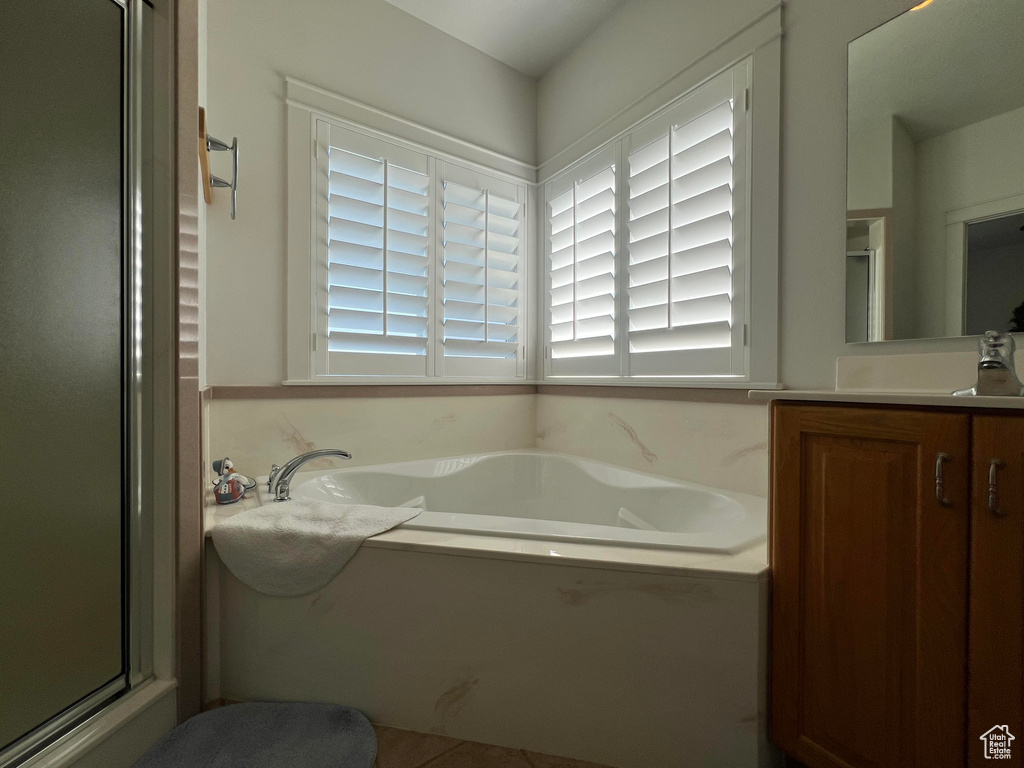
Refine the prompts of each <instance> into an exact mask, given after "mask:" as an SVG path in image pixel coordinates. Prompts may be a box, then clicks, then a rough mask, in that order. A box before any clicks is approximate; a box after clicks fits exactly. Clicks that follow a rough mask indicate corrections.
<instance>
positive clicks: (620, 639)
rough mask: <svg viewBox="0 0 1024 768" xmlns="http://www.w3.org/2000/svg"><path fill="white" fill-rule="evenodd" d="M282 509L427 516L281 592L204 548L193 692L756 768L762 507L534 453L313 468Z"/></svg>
mask: <svg viewBox="0 0 1024 768" xmlns="http://www.w3.org/2000/svg"><path fill="white" fill-rule="evenodd" d="M307 466H308V465H307ZM262 487H263V488H265V487H266V486H265V483H264V484H263V485H262ZM291 494H292V498H311V499H325V500H326V499H333V500H336V501H346V502H361V503H373V504H387V505H398V504H403V503H405V504H410V505H412V506H421V507H423V508H425V509H426V511H425V512H423V513H421V514H420V515H419V516H417V517H416V518H414V519H413V520H411V521H410V522H408V523H406V524H404V525H402V526H399V527H398V528H395V529H392V530H390V531H387V532H385V533H383V534H380V535H379V536H374V537H372V538H370V539H367V540H366V541H365V542H364V543H363V546H362V547H360V548H359V551H358V552H357V553H356V555H355V556H354V557H353V558H352V559H351V560H350V561H349V562H348V564H347V565H346V566H345V568H344V569H343V570H342V571H341V573H340V574H338V576H337V577H336V578H335V579H334V580H332V581H331V582H330V583H329V584H327V585H326V586H324V587H323V588H322V589H320V590H318V591H316V592H314V593H312V594H309V595H303V596H301V597H273V596H269V595H264V594H261V593H259V592H256V591H255V590H253V589H251V588H250V587H248V586H246V585H245V584H243V583H242V582H240V581H239V580H238V579H236V578H235V577H234V576H233V575H232V574H231V573H230V571H228V570H227V569H226V568H224V567H222V564H221V563H220V561H219V558H218V557H217V553H216V551H215V550H214V549H213V547H212V545H208V546H207V602H206V610H207V637H208V638H209V641H208V653H209V654H211V655H210V656H209V657H208V660H207V676H206V680H207V686H208V688H207V697H208V698H209V699H212V700H215V699H218V698H223V699H225V700H236V701H323V702H333V703H337V704H345V705H348V706H354V707H356V708H358V709H360V710H361V711H362V712H364V713H365V714H366V715H367V716H368V717H369V718H370V719H371V720H372V721H373V722H375V723H380V724H382V725H390V726H395V727H398V728H406V729H409V730H413V731H421V732H427V733H437V734H444V735H447V736H450V737H453V738H456V739H469V740H472V741H482V742H486V743H489V744H498V745H503V746H506V747H511V748H524V749H529V750H532V751H534V752H541V753H547V754H553V755H561V756H564V757H567V758H575V759H579V760H586V761H590V762H594V763H597V764H600V765H609V766H615V768H679V766H680V765H693V766H707V767H708V768H712V767H714V768H718V767H719V766H720V767H721V768H768V767H769V766H772V765H775V764H776V762H775V761H776V760H777V757H778V756H777V754H776V753H775V752H774V751H773V748H772V747H771V745H770V744H769V741H768V738H767V728H766V724H765V711H766V700H767V698H766V690H767V689H766V686H767V656H766V654H767V626H768V624H767V611H768V573H767V566H766V564H765V551H764V550H765V545H764V543H763V541H762V540H763V539H764V537H765V500H764V499H763V498H758V497H753V496H744V495H741V494H734V493H731V492H726V491H723V490H719V489H714V488H709V487H706V486H702V485H699V484H695V483H687V482H682V481H678V480H672V479H669V478H665V477H658V476H654V475H648V474H643V473H640V472H633V471H630V470H626V469H622V468H619V467H614V466H609V465H606V464H602V463H599V462H594V461H588V460H585V459H581V458H577V457H572V456H567V455H563V454H557V453H549V452H542V451H536V450H524V451H511V452H503V453H488V454H479V455H473V456H461V457H457V458H447V459H437V460H429V461H411V462H404V463H393V464H385V465H379V466H366V467H351V468H344V469H338V468H331V467H324V468H313V469H311V470H310V471H309V472H304V473H302V474H300V475H297V476H296V477H295V478H294V480H293V483H292V487H291ZM264 496H265V494H264ZM248 503H252V504H256V503H258V500H257V499H254V500H252V501H251V502H250V501H248V500H247V501H246V502H243V503H242V504H239V505H232V506H231V507H227V508H220V509H218V510H216V511H217V513H218V514H227V515H230V514H233V513H235V511H236V507H241V506H243V505H244V504H248ZM750 542H755V543H754V544H753V545H752V546H750V547H749V548H748V549H746V550H744V551H742V552H738V553H735V554H732V553H731V552H732V551H733V550H736V549H741V548H743V547H744V546H745V545H747V544H749V543H750Z"/></svg>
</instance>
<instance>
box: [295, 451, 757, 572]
mask: <svg viewBox="0 0 1024 768" xmlns="http://www.w3.org/2000/svg"><path fill="white" fill-rule="evenodd" d="M306 477H307V478H308V479H305V480H297V481H296V482H293V484H292V489H291V494H292V498H306V499H319V500H324V501H337V502H343V503H358V504H376V505H380V506H410V507H422V508H423V509H424V512H423V513H422V514H420V515H418V516H417V517H415V518H414V519H413V520H411V521H409V522H407V523H404V524H403V525H402V526H401V527H402V528H405V529H415V530H434V531H457V532H460V533H463V534H476V535H491V536H501V537H513V538H528V539H540V540H555V541H570V542H579V543H586V544H605V545H608V544H611V545H620V546H632V547H650V548H658V549H676V550H687V551H694V552H718V553H736V552H740V551H741V550H744V549H747V548H749V547H751V546H752V545H754V544H756V543H758V542H760V541H763V540H764V539H765V535H766V531H767V504H766V500H765V499H764V498H762V497H758V496H748V495H745V494H740V493H732V492H729V491H723V490H718V489H715V488H710V487H708V486H704V485H699V484H696V483H689V482H684V481H682V480H673V479H670V478H667V477H660V476H657V475H648V474H644V473H642V472H634V471H632V470H629V469H623V468H621V467H614V466H611V465H608V464H602V463H600V462H596V461H590V460H588V459H583V458H579V457H576V456H568V455H565V454H559V453H552V452H547V451H536V450H525V451H508V452H501V453H485V454H477V455H473V456H460V457H455V458H446V459H428V460H423V461H409V462H403V463H397V464H381V465H377V466H370V467H353V468H352V469H336V470H328V471H324V472H321V473H318V474H316V475H315V476H310V475H308V474H307V475H306Z"/></svg>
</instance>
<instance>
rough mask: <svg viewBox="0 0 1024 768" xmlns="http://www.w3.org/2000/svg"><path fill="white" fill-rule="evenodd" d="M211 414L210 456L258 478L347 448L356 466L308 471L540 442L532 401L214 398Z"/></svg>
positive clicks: (318, 465) (527, 397)
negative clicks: (310, 455)
mask: <svg viewBox="0 0 1024 768" xmlns="http://www.w3.org/2000/svg"><path fill="white" fill-rule="evenodd" d="M206 409H207V412H206V419H205V424H206V440H207V445H208V448H207V453H206V455H207V456H212V457H216V458H220V457H221V456H230V457H231V460H232V461H233V462H234V463H235V466H236V467H238V468H239V471H240V472H243V473H245V474H247V475H250V476H252V477H255V476H258V475H266V474H267V473H268V472H269V471H270V467H271V466H272V465H273V464H275V463H276V464H283V463H284V462H286V461H288V459H290V458H292V457H293V456H296V455H298V454H300V453H304V452H306V451H311V450H313V449H315V448H342V449H344V450H347V451H350V452H351V453H352V459H351V460H349V461H336V460H334V459H318V460H316V461H314V462H311V463H310V464H308V465H306V466H307V467H308V468H310V469H327V468H330V467H339V466H360V465H365V464H383V463H387V462H394V461H409V460H413V459H427V458H439V457H443V456H456V455H460V454H465V453H476V452H486V451H506V450H513V449H516V448H532V447H533V446H534V442H535V437H534V424H535V423H536V400H535V395H532V394H516V395H488V396H452V397H429V396H428V397H380V398H346V397H339V398H295V399H272V400H263V399H259V400H219V399H213V400H210V401H208V402H207V403H206ZM207 469H209V468H207Z"/></svg>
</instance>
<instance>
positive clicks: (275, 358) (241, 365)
mask: <svg viewBox="0 0 1024 768" xmlns="http://www.w3.org/2000/svg"><path fill="white" fill-rule="evenodd" d="M207 30H208V32H207V37H208V51H207V57H208V66H209V69H208V74H207V89H208V100H207V104H206V106H207V112H208V120H209V126H210V132H211V133H212V134H213V135H215V136H217V137H218V138H220V139H223V140H226V141H230V140H231V137H232V136H233V135H237V136H238V139H239V147H240V174H239V179H240V181H239V191H238V218H237V220H235V221H231V219H230V217H229V207H230V206H229V202H228V196H227V195H226V194H225V193H224V192H223V191H220V192H219V193H217V195H216V200H215V202H214V205H213V207H211V208H210V209H209V210H208V223H207V251H208V255H207V259H208V270H207V307H206V310H207V320H208V324H209V328H208V338H207V345H208V360H207V380H208V383H209V384H211V385H223V384H280V383H281V382H282V381H283V379H284V339H285V327H284V325H285V319H284V318H285V314H284V302H285V214H286V209H285V204H286V201H285V171H286V169H285V102H284V77H285V76H286V75H288V76H292V77H296V78H299V79H301V80H305V81H306V82H309V83H311V84H313V85H317V86H320V87H322V88H326V89H328V90H330V91H333V92H336V93H339V94H342V95H344V96H348V97H351V98H353V99H356V100H358V101H361V102H363V103H366V104H369V105H371V106H373V107H377V108H379V109H383V110H386V111H389V112H392V113H394V114H396V115H399V116H400V117H404V118H407V119H410V120H414V121H416V122H419V123H422V124H425V125H427V126H430V127H432V128H435V129H437V130H440V131H444V132H446V133H449V134H452V135H454V136H456V137H458V138H461V139H466V140H468V141H471V142H474V143H477V144H479V145H482V146H484V147H487V148H489V149H493V150H496V151H498V152H502V153H505V154H507V155H510V156H513V157H516V158H518V159H520V160H523V161H526V162H529V163H533V162H534V161H535V147H534V145H535V123H536V84H535V83H534V81H533V80H531V79H529V78H527V77H526V76H525V75H521V74H519V73H518V72H516V71H514V70H512V69H511V68H509V67H507V66H506V65H504V64H501V63H499V62H498V61H497V60H495V59H492V58H491V57H489V56H486V55H484V54H483V53H480V52H479V51H477V50H476V49H474V48H471V47H470V46H468V45H466V44H464V43H461V42H459V41H457V40H455V39H454V38H452V37H450V36H448V35H445V34H444V33H442V32H440V31H438V30H437V29H435V28H434V27H431V26H429V25H427V24H425V23H424V22H422V21H420V20H419V19H416V18H414V17H413V16H410V15H409V14H407V13H404V12H403V11H399V10H398V9H397V8H395V7H394V6H392V5H389V4H388V3H385V2H383V0H344V2H340V1H339V0H294V1H291V2H287V3H285V2H281V1H280V0H209V15H208V27H207ZM218 154H223V153H218ZM213 162H214V164H215V168H214V173H216V174H217V175H220V176H225V177H228V176H230V168H229V167H227V166H225V165H224V164H225V163H226V158H223V157H217V156H216V155H215V156H214V157H213Z"/></svg>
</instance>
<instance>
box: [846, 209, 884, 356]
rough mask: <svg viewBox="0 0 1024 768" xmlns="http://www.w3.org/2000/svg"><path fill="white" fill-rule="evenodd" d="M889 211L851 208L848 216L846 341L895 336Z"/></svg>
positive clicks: (854, 341)
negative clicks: (893, 332)
mask: <svg viewBox="0 0 1024 768" xmlns="http://www.w3.org/2000/svg"><path fill="white" fill-rule="evenodd" d="M890 213H891V212H890V211H888V210H883V209H878V210H870V211H850V212H849V213H848V214H847V219H846V342H847V343H848V344H853V343H857V342H864V341H881V340H883V339H891V338H892V337H893V336H892V287H893V285H892V267H893V258H892V242H891V237H892V232H891V228H890V227H889V226H888V223H889V216H890Z"/></svg>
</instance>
